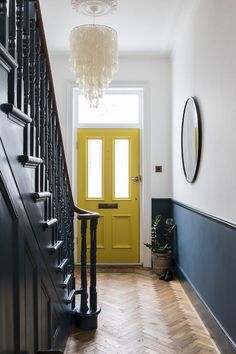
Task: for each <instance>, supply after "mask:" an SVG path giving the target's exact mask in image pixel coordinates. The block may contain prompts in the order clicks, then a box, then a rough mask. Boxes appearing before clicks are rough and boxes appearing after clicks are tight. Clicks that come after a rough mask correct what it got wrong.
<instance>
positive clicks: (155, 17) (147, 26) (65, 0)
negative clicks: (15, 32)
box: [40, 0, 190, 54]
mask: <svg viewBox="0 0 236 354" xmlns="http://www.w3.org/2000/svg"><path fill="white" fill-rule="evenodd" d="M189 1H190V0H118V10H117V11H116V12H115V13H113V14H108V15H105V16H102V17H97V19H96V23H101V24H105V25H108V26H111V27H113V28H115V29H116V30H117V32H118V38H119V51H120V52H129V53H130V52H149V53H157V54H165V53H167V52H169V51H170V49H171V43H172V39H173V35H174V33H175V31H176V27H177V25H178V22H179V21H180V17H181V14H182V12H183V9H184V6H185V5H186V3H187V2H189ZM40 5H41V11H42V16H43V22H44V29H45V33H46V38H47V44H48V48H49V51H50V52H58V51H68V50H69V35H70V32H71V30H72V28H74V27H76V26H78V25H81V24H85V23H90V22H91V18H90V17H87V16H84V15H81V14H79V13H77V12H76V11H75V10H73V9H72V7H71V1H70V0H40Z"/></svg>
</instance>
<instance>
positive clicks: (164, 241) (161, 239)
mask: <svg viewBox="0 0 236 354" xmlns="http://www.w3.org/2000/svg"><path fill="white" fill-rule="evenodd" d="M175 227H176V224H175V222H174V220H173V219H172V218H166V219H163V217H162V215H160V214H158V215H156V216H155V218H154V220H153V223H152V233H151V235H152V237H151V243H144V245H145V246H146V247H148V248H150V249H151V251H152V266H153V270H154V271H155V273H157V274H158V275H163V276H164V275H166V274H164V272H166V271H167V270H168V269H170V267H171V261H172V242H171V241H172V240H171V234H172V232H173V230H174V228H175ZM162 278H163V277H162ZM163 279H164V278H163ZM166 280H169V279H166Z"/></svg>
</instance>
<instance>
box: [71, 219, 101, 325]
mask: <svg viewBox="0 0 236 354" xmlns="http://www.w3.org/2000/svg"><path fill="white" fill-rule="evenodd" d="M98 218H99V214H96V213H84V214H80V215H79V216H78V219H79V220H81V288H80V290H76V294H81V302H80V306H77V307H76V308H75V310H74V317H75V324H76V325H77V326H78V327H79V328H80V329H84V330H93V329H96V328H97V317H98V314H99V313H100V311H101V309H100V308H99V307H98V306H97V289H96V251H97V223H98ZM87 221H90V287H89V306H88V289H87V275H88V274H87V273H88V272H87Z"/></svg>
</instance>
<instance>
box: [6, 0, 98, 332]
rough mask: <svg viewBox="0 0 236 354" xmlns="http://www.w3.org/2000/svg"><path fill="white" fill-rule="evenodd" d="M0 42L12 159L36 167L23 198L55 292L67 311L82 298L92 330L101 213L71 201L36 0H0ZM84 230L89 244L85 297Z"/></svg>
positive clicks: (78, 313)
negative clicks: (15, 136) (15, 137)
mask: <svg viewBox="0 0 236 354" xmlns="http://www.w3.org/2000/svg"><path fill="white" fill-rule="evenodd" d="M0 44H1V46H0V49H1V48H3V49H4V51H5V56H7V58H8V61H9V63H10V64H11V65H10V64H9V65H10V66H9V70H8V74H7V75H8V76H6V77H7V80H8V81H7V82H8V92H7V95H8V97H7V98H6V100H7V99H8V101H7V102H4V103H3V104H1V109H2V111H4V112H5V113H6V114H7V115H8V116H11V118H12V117H13V116H14V121H15V122H17V123H18V124H19V125H20V126H21V127H22V131H20V134H21V136H20V139H19V140H20V141H21V142H23V146H22V143H21V147H20V148H21V149H22V151H20V152H19V155H18V156H17V160H18V161H19V162H20V163H21V164H22V166H21V167H22V169H23V168H24V167H26V168H33V169H35V172H32V174H31V173H29V174H28V175H29V178H31V176H32V179H33V182H32V185H31V186H30V188H31V187H32V186H33V187H32V188H33V191H32V190H31V189H30V190H31V192H30V193H31V194H30V198H28V199H29V200H30V201H31V202H32V204H33V205H34V204H37V206H38V207H39V205H40V207H41V209H42V210H41V209H40V217H41V220H40V222H38V223H37V227H39V228H40V231H41V232H42V233H43V234H44V235H45V239H47V257H51V258H50V259H52V260H53V261H51V262H49V261H48V263H49V264H50V265H51V264H53V271H54V272H55V274H56V276H55V277H56V279H60V284H59V286H58V284H56V286H55V288H59V289H60V293H59V295H58V296H59V297H62V299H61V300H62V301H61V303H63V306H71V309H73V308H74V303H75V295H77V294H80V295H81V304H80V306H79V307H77V308H76V309H75V311H74V313H75V321H76V323H78V325H79V326H80V327H81V328H84V329H94V328H96V327H97V315H98V313H99V312H100V309H99V308H98V307H97V291H96V248H97V246H96V243H97V240H96V239H97V236H96V230H97V223H98V218H99V217H100V215H99V214H98V213H93V212H90V211H88V210H84V209H81V208H78V207H77V206H75V203H74V200H73V194H72V189H71V184H70V178H69V172H68V167H67V162H66V155H65V150H64V145H63V139H62V132H61V127H60V120H59V115H58V109H57V104H56V96H55V90H54V85H53V78H52V72H51V67H50V61H49V55H48V50H47V44H46V38H45V33H44V28H43V21H42V15H41V11H40V1H39V0H0ZM4 51H3V50H2V52H4ZM4 99H5V98H4ZM12 119H13V118H12ZM34 206H35V205H34ZM40 207H39V208H40ZM74 213H76V214H77V218H78V220H80V221H81V244H82V248H81V289H79V290H76V289H75V278H74V230H73V221H74ZM87 232H90V240H91V241H90V242H91V244H90V255H89V257H90V260H89V263H90V286H89V294H88V286H87V283H88V281H87V258H88V257H87ZM43 251H45V248H44V249H43ZM53 257H54V258H53ZM53 277H54V274H53V276H52V278H53ZM53 279H54V278H53ZM62 289H63V291H64V292H63V291H62ZM63 296H64V297H63Z"/></svg>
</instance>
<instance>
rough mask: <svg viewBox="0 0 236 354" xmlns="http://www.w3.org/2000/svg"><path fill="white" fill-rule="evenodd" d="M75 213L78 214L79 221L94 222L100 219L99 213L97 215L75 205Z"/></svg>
mask: <svg viewBox="0 0 236 354" xmlns="http://www.w3.org/2000/svg"><path fill="white" fill-rule="evenodd" d="M74 211H75V212H76V213H77V214H78V216H77V217H78V219H79V220H82V219H84V220H93V219H98V218H99V217H100V214H99V213H95V212H92V211H88V210H85V209H81V208H78V207H77V206H75V205H74Z"/></svg>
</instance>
